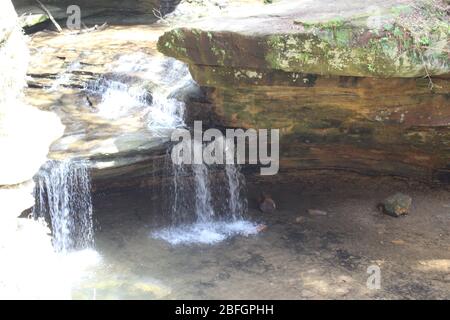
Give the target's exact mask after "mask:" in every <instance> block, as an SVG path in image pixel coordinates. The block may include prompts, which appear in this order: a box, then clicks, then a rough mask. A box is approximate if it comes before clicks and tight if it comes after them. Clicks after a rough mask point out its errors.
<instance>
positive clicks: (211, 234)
mask: <svg viewBox="0 0 450 320" xmlns="http://www.w3.org/2000/svg"><path fill="white" fill-rule="evenodd" d="M257 233H258V230H257V224H255V223H253V222H250V221H245V220H236V221H231V222H229V221H210V222H197V223H194V224H191V225H184V226H183V225H182V226H176V227H168V228H165V229H162V230H158V231H155V232H153V233H152V237H153V238H155V239H160V240H164V241H166V242H168V243H170V244H171V245H182V244H184V245H189V244H216V243H219V242H221V241H224V240H226V239H227V238H231V237H233V236H237V235H241V236H245V237H247V236H250V235H255V234H257Z"/></svg>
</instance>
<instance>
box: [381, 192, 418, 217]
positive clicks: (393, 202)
mask: <svg viewBox="0 0 450 320" xmlns="http://www.w3.org/2000/svg"><path fill="white" fill-rule="evenodd" d="M411 203H412V198H411V197H410V196H408V195H406V194H403V193H396V194H394V195H393V196H390V197H389V198H387V199H385V200H384V201H383V203H382V208H383V212H384V213H385V214H388V215H390V216H393V217H400V216H402V215H406V214H408V213H409V209H410V207H411Z"/></svg>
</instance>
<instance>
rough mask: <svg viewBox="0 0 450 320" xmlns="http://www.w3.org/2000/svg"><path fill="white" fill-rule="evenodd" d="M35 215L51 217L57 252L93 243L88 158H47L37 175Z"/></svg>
mask: <svg viewBox="0 0 450 320" xmlns="http://www.w3.org/2000/svg"><path fill="white" fill-rule="evenodd" d="M35 180H36V188H35V198H36V204H35V206H34V208H33V215H34V217H36V218H37V217H45V218H47V219H50V224H51V229H52V235H53V246H54V248H55V250H56V251H58V252H63V253H64V252H69V251H71V250H74V249H85V248H89V247H92V246H93V244H94V232H93V229H94V228H93V221H92V199H91V181H90V175H89V169H88V163H87V161H83V160H80V161H77V160H70V159H69V160H64V161H54V160H52V161H48V162H47V163H46V164H45V165H44V166H43V167H42V168H41V170H40V171H39V173H38V175H37V176H36V179H35Z"/></svg>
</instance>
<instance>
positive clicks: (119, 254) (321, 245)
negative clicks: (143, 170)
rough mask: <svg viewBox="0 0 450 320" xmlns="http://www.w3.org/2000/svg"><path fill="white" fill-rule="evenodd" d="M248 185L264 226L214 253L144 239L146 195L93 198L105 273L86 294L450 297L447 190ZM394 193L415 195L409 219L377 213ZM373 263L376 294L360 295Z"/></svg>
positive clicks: (380, 181)
mask: <svg viewBox="0 0 450 320" xmlns="http://www.w3.org/2000/svg"><path fill="white" fill-rule="evenodd" d="M248 189H249V192H248V194H249V205H250V211H249V213H248V215H247V217H248V218H249V219H251V220H252V221H255V222H260V223H264V224H266V225H267V229H266V230H265V231H264V232H261V233H259V234H258V235H255V236H249V237H245V236H236V237H233V238H231V239H228V240H225V241H223V242H221V243H219V244H215V245H180V246H171V245H169V244H168V243H165V242H163V241H161V240H155V239H151V238H150V237H149V234H150V232H151V230H154V229H155V225H156V221H158V215H161V213H158V212H156V213H154V212H153V213H152V207H153V205H152V202H154V201H158V200H157V199H158V195H155V194H152V193H151V192H150V191H145V190H144V191H140V192H134V193H130V194H125V195H123V194H122V195H106V194H105V195H97V196H96V201H95V208H96V209H95V216H96V220H97V228H98V229H97V232H96V243H97V250H98V251H99V252H100V254H102V255H103V257H104V262H105V266H106V267H105V268H106V269H105V270H107V271H105V270H104V271H102V272H104V274H103V275H101V273H102V272H100V273H99V274H98V275H97V278H96V279H95V281H93V282H91V283H90V284H89V285H85V288H91V289H92V288H94V287H96V288H97V291H96V292H97V297H98V298H142V299H153V298H166V299H167V298H168V299H172V298H177V299H188V298H195V299H215V298H217V299H356V298H358V299H448V298H450V228H449V227H450V219H449V218H450V193H449V192H448V191H447V190H444V189H439V188H431V187H428V186H426V185H423V184H420V183H413V182H408V181H403V180H398V179H394V178H392V177H378V178H374V177H362V176H359V175H356V174H347V173H339V174H337V173H323V174H320V173H314V174H306V173H303V174H301V175H300V176H299V175H295V179H293V178H292V179H288V178H286V177H285V176H279V177H277V178H271V179H266V181H261V180H260V179H259V178H256V177H250V178H249V179H248ZM261 190H264V191H266V192H270V193H271V194H272V196H273V198H274V200H275V201H276V203H277V205H278V210H277V211H276V212H275V213H273V214H263V213H260V212H259V210H257V209H256V202H255V201H254V199H256V197H257V194H258V193H259V192H260V191H261ZM398 191H401V192H405V193H407V194H409V195H410V196H411V197H412V198H413V205H412V209H411V213H410V215H408V216H406V217H402V218H393V217H390V216H386V215H384V214H381V213H380V212H379V211H378V210H377V204H378V203H379V202H380V201H381V200H382V199H384V198H385V197H387V196H389V195H391V194H392V193H395V192H398ZM151 199H152V200H151ZM308 209H318V210H323V211H325V212H326V213H327V214H326V215H319V216H315V215H310V214H308ZM155 214H156V215H155ZM374 265H375V266H379V267H380V272H381V283H380V289H374V288H369V287H367V280H368V277H369V276H370V274H368V273H367V272H368V268H369V267H371V266H372V268H373V266H374ZM113 274H115V276H114V277H113V278H114V279H115V281H113V282H111V277H112V275H113ZM142 283H144V284H145V285H144V284H142ZM149 283H150V284H149ZM143 286H147V287H146V288H147V289H148V290H143V289H142V288H143ZM137 287H139V288H140V289H136V288H137ZM98 288H100V289H98ZM155 288H156V289H155ZM79 297H80V298H88V296H86V294H85V295H83V294H80V295H79Z"/></svg>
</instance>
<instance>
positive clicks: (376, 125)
mask: <svg viewBox="0 0 450 320" xmlns="http://www.w3.org/2000/svg"><path fill="white" fill-rule="evenodd" d="M245 8H246V7H242V10H240V11H236V10H235V11H225V12H222V13H219V16H216V17H212V19H201V20H198V21H195V22H191V23H188V24H186V25H184V26H182V27H180V28H176V29H173V30H171V31H170V32H167V33H165V34H164V35H163V36H162V37H161V38H160V39H159V43H158V48H159V50H160V51H161V52H163V53H165V54H167V55H169V56H173V57H176V58H177V59H180V60H183V61H185V62H187V63H189V65H190V69H191V72H192V74H193V77H194V79H195V80H196V81H197V82H198V83H199V84H200V85H201V86H203V87H205V88H206V92H207V95H208V99H209V103H207V104H199V103H196V104H194V105H193V106H192V108H194V109H195V108H197V109H199V110H197V111H195V110H194V111H192V112H193V113H195V114H197V115H203V116H204V114H205V112H202V111H201V110H203V111H205V110H212V114H210V115H208V117H213V118H215V119H218V120H219V121H220V122H222V124H223V125H225V126H232V127H244V128H249V127H252V128H279V129H281V133H282V141H281V142H282V146H281V152H282V159H281V165H282V169H295V168H296V169H345V170H356V171H360V172H365V173H377V174H380V173H381V174H392V175H401V176H410V177H415V178H420V179H423V180H427V181H432V180H434V181H445V182H449V181H450V176H449V173H450V171H449V163H450V152H449V149H448V145H449V143H450V130H449V124H450V111H449V108H448V107H449V105H450V102H449V96H450V95H449V93H450V91H449V89H450V86H449V72H450V66H449V24H448V13H447V11H446V10H447V9H446V5H445V4H444V3H443V2H441V1H394V0H390V1H374V2H371V6H370V7H369V8H368V6H367V3H366V2H365V1H348V0H340V1H334V2H333V4H330V3H328V2H327V3H324V2H323V1H314V2H310V1H296V2H291V1H281V2H279V3H275V4H273V5H266V6H264V5H261V6H260V7H255V6H253V7H251V9H248V10H246V9H245ZM216 121H217V120H216Z"/></svg>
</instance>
